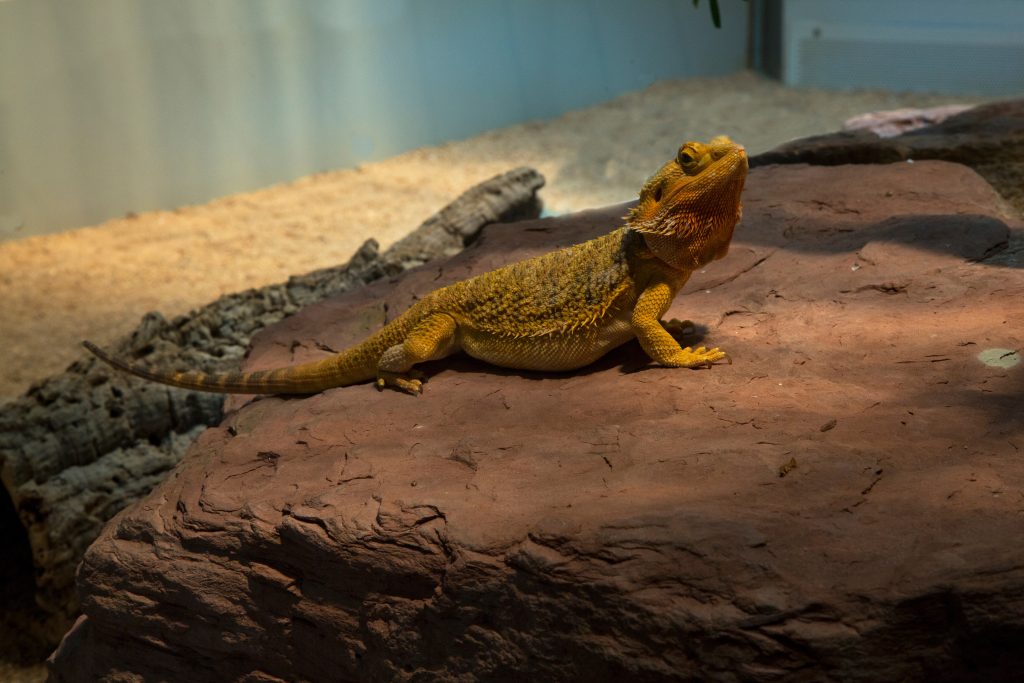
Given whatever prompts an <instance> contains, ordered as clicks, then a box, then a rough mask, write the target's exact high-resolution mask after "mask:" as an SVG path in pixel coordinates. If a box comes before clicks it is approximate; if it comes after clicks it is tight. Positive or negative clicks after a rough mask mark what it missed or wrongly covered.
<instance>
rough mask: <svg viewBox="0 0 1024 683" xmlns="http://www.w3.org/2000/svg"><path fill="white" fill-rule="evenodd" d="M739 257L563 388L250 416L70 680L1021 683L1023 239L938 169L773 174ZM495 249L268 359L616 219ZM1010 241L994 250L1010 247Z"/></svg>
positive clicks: (506, 234) (500, 233)
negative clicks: (680, 345)
mask: <svg viewBox="0 0 1024 683" xmlns="http://www.w3.org/2000/svg"><path fill="white" fill-rule="evenodd" d="M745 204H746V205H745V213H744V216H745V217H744V220H743V223H742V224H741V226H740V227H739V228H738V229H737V232H736V237H735V240H734V245H733V249H732V251H731V253H730V254H729V256H728V257H727V258H726V259H724V260H722V261H719V262H716V263H714V264H712V265H711V266H710V267H708V268H707V270H706V272H700V273H698V274H696V275H695V276H694V278H693V280H692V281H691V283H690V284H689V285H688V286H687V288H686V294H685V295H684V296H681V297H679V298H678V299H677V300H676V303H675V305H674V306H673V308H672V309H671V311H670V312H669V315H668V316H666V317H671V316H677V317H680V318H683V317H685V318H689V319H691V320H694V321H696V322H697V323H698V333H697V334H696V335H695V336H694V337H693V338H692V339H689V340H688V342H689V343H695V342H697V341H698V340H699V341H700V342H701V343H704V344H713V345H720V346H722V347H723V348H725V349H726V350H728V351H729V352H730V354H731V355H732V358H733V360H734V362H733V364H732V365H718V366H716V367H714V368H712V369H710V370H707V371H688V370H674V369H665V368H660V367H654V366H650V365H648V364H647V363H646V359H645V357H644V355H643V353H642V351H641V350H640V348H639V347H638V346H637V345H636V344H635V343H630V344H628V345H626V346H624V347H622V348H621V349H618V350H616V351H615V352H613V353H611V354H610V355H609V356H607V357H606V358H605V359H603V360H602V361H600V362H598V363H597V364H595V365H594V366H593V367H590V368H587V369H586V370H584V371H580V372H576V373H570V374H565V375H552V374H539V373H519V372H511V371H505V370H497V369H494V368H491V367H488V366H485V365H484V364H482V363H478V362H476V361H473V360H471V359H467V358H464V357H457V358H453V359H449V360H446V361H441V362H437V363H434V364H431V365H429V366H427V368H426V369H427V370H428V371H429V373H430V374H431V376H432V377H431V381H430V382H429V384H428V385H427V386H426V392H425V395H424V396H422V397H420V398H413V397H410V396H406V395H402V394H398V393H395V392H384V393H379V392H377V391H374V390H373V389H372V388H371V387H370V386H358V387H349V388H343V389H336V390H331V391H327V392H324V393H323V394H320V395H317V396H314V397H311V398H306V399H284V398H276V397H269V398H262V399H258V400H250V399H241V398H235V399H232V400H231V401H230V402H229V405H228V409H229V411H230V412H229V414H228V415H227V417H226V419H225V421H224V423H223V424H222V425H221V426H219V427H216V428H211V429H209V430H207V431H206V432H205V433H204V434H203V435H202V436H201V437H200V438H199V440H198V441H197V443H196V444H195V445H194V446H193V447H192V448H191V450H190V451H189V452H188V454H187V455H186V456H185V458H184V460H183V461H182V463H181V464H180V465H179V466H178V468H177V470H176V471H175V472H174V474H173V476H172V477H170V478H169V479H168V480H166V481H165V482H164V483H163V484H161V485H160V486H159V487H157V488H156V489H155V490H154V491H153V492H152V493H151V494H150V495H149V496H148V497H146V498H145V499H143V500H142V501H141V502H140V503H139V504H137V505H135V506H133V507H132V508H130V509H128V510H126V511H124V512H122V513H121V514H120V515H119V516H117V517H116V518H115V519H114V520H113V521H112V523H110V524H109V525H108V526H107V527H106V528H105V530H104V532H103V534H102V535H101V536H100V538H99V539H98V540H97V542H96V543H95V544H94V545H93V546H92V547H91V548H90V549H89V551H88V552H87V554H86V557H85V560H84V562H83V565H82V567H81V569H80V572H79V588H80V593H81V599H82V606H83V610H84V613H85V616H84V617H82V618H81V619H80V620H79V622H78V623H77V624H76V626H75V628H74V629H73V630H72V631H71V632H70V633H69V635H68V636H67V637H66V638H65V641H64V643H63V644H62V646H61V648H60V649H59V650H58V652H57V653H56V654H55V655H54V658H53V660H52V667H53V679H54V680H58V681H73V680H96V679H101V680H102V679H106V680H134V678H133V677H141V678H142V679H144V680H165V679H169V680H192V681H205V680H210V681H224V680H249V681H284V680H288V681H294V680H335V681H336V680H359V681H392V680H409V681H411V680H451V681H456V680H462V681H469V680H587V681H595V680H643V681H651V680H655V681H656V680H763V681H770V680H779V679H786V680H815V681H824V680H842V681H876V680H909V681H943V680H978V681H982V680H984V681H991V680H1000V679H1008V678H1009V676H1010V675H1011V674H1012V672H1014V671H1016V672H1019V671H1020V670H1021V669H1020V667H1022V666H1024V648H1022V647H1021V644H1022V642H1024V546H1022V544H1021V543H1020V542H1019V541H1020V539H1021V538H1024V484H1022V482H1024V429H1022V422H1021V419H1022V418H1021V412H1020V409H1021V402H1022V399H1024V364H1022V363H1021V362H1020V360H1021V357H1020V356H1021V354H1020V349H1021V347H1022V345H1024V330H1022V327H1021V325H1020V322H1019V321H1020V320H1022V319H1024V273H1022V271H1021V270H1020V265H1021V264H1020V263H1018V262H1017V261H1016V255H1009V256H1008V255H1007V253H1006V245H1007V243H1008V238H1009V237H1010V236H1011V233H1013V234H1014V237H1015V239H1016V235H1018V234H1019V231H1020V230H1021V226H1020V225H1019V224H1018V223H1015V222H1014V220H1013V219H1009V218H1007V217H1006V216H1005V215H1004V214H1002V213H1000V211H999V210H998V208H996V207H998V205H999V202H998V197H997V195H996V194H995V193H994V192H993V190H992V189H991V187H990V186H989V185H988V184H987V183H985V182H984V180H982V179H981V178H980V177H979V176H978V175H976V174H975V173H974V172H972V171H971V170H970V169H968V168H966V167H964V166H961V165H957V164H952V163H946V162H941V161H931V162H921V163H915V164H906V163H900V164H891V165H884V166H880V165H879V166H876V165H862V166H836V167H811V166H804V165H801V164H795V165H789V166H774V167H767V168H762V169H755V170H754V171H752V172H751V175H750V178H749V181H748V191H747V194H746V199H745ZM624 210H625V207H624V206H617V207H610V208H608V209H605V210H600V211H593V212H587V213H583V214H576V215H573V216H568V217H564V218H558V219H549V220H543V221H537V222H526V223H519V224H515V225H508V226H493V227H491V228H489V229H487V230H485V232H484V233H483V236H482V238H481V239H480V240H479V241H478V242H477V243H476V244H474V245H473V246H472V247H471V248H469V249H467V250H466V251H464V252H462V253H461V254H459V255H458V256H455V257H454V258H452V259H451V260H449V261H447V262H443V263H441V264H439V265H433V264H431V265H427V266H425V267H423V268H419V269H416V270H413V271H409V272H408V273H406V274H404V275H402V276H399V277H396V278H394V279H392V280H391V281H389V282H379V283H376V284H373V285H370V286H368V287H366V288H364V289H362V290H360V291H356V292H352V293H349V294H346V295H342V296H339V297H336V298H332V299H329V300H326V301H324V302H322V303H320V304H317V305H314V306H311V307H310V308H308V309H305V310H303V311H302V312H301V313H299V314H298V315H296V316H294V317H292V318H289V319H287V320H285V321H283V322H282V323H280V324H278V325H276V326H274V327H273V328H269V329H268V330H266V331H265V332H264V333H261V335H260V336H259V337H258V339H257V341H256V345H255V348H254V350H253V352H252V354H251V355H250V357H249V360H248V363H247V365H248V367H249V368H251V369H257V368H264V367H268V366H273V365H279V364H283V363H292V362H299V361H304V360H308V359H311V358H315V357H321V356H323V355H324V354H325V353H327V351H326V349H331V348H333V349H338V348H341V347H344V346H345V345H347V344H349V343H352V342H354V341H356V340H357V339H359V338H361V337H363V336H364V335H365V334H366V333H367V332H368V331H369V330H371V329H373V328H374V327H375V326H377V325H379V324H380V323H381V322H382V321H383V320H384V319H385V318H389V317H391V316H393V315H394V314H395V312H396V311H399V310H401V309H403V308H404V307H405V306H407V305H408V304H409V303H410V301H412V300H413V299H414V298H415V297H416V296H417V295H418V294H422V293H423V292H425V291H427V290H429V289H432V288H435V287H437V286H439V285H442V284H445V283H448V282H451V281H454V280H456V279H460V278H464V277H466V276H469V275H471V274H474V273H477V272H481V271H483V270H486V269H489V268H493V267H495V266H498V265H500V264H502V263H505V262H508V261H511V260H515V259H519V258H523V257H526V256H530V255H534V254H537V253H540V252H543V251H546V250H549V249H551V248H552V247H555V246H560V245H564V244H568V243H572V242H576V241H580V240H582V239H586V238H589V237H591V236H593V235H596V234H599V233H602V232H604V231H606V230H608V229H610V228H612V227H614V226H615V225H616V224H617V223H618V220H619V217H620V216H621V215H622V214H623V213H624ZM1000 252H1002V253H1000Z"/></svg>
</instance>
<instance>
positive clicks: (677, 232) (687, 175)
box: [626, 135, 747, 270]
mask: <svg viewBox="0 0 1024 683" xmlns="http://www.w3.org/2000/svg"><path fill="white" fill-rule="evenodd" d="M746 178H747V153H746V151H745V150H744V149H743V146H742V145H738V144H736V143H735V142H733V141H732V140H730V139H729V138H728V137H726V136H724V135H720V136H718V137H716V138H713V139H712V140H711V141H710V142H707V143H703V142H687V143H684V144H683V146H682V147H680V148H679V152H678V153H677V154H676V157H675V158H674V159H672V160H671V161H669V162H668V163H666V164H665V165H664V166H662V167H661V169H660V170H659V171H658V172H657V173H655V174H654V175H653V176H651V177H650V178H649V179H648V180H647V182H646V183H645V184H644V186H643V188H642V189H641V190H640V201H639V202H638V203H637V205H636V207H634V208H633V209H632V210H631V211H630V213H629V215H628V216H627V217H626V221H627V223H628V224H629V227H631V228H633V229H634V230H636V231H637V232H639V233H641V234H643V235H644V239H645V240H646V242H647V245H648V247H650V249H651V250H652V251H653V252H654V253H655V255H657V256H658V257H659V258H661V259H663V260H665V261H666V262H668V263H669V264H670V265H673V266H675V267H677V268H682V269H686V270H693V269H696V268H699V267H700V266H703V265H704V264H706V263H709V262H711V261H713V260H715V259H719V258H722V257H723V256H725V255H726V254H727V253H728V251H729V242H730V240H732V233H733V229H734V228H735V227H736V223H738V222H739V220H740V209H741V205H740V193H741V192H742V191H743V182H744V181H745V180H746Z"/></svg>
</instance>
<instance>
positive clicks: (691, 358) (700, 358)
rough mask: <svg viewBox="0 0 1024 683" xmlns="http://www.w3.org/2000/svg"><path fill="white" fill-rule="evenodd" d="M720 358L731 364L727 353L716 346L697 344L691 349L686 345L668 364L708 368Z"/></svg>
mask: <svg viewBox="0 0 1024 683" xmlns="http://www.w3.org/2000/svg"><path fill="white" fill-rule="evenodd" d="M720 360H724V361H726V362H727V363H728V364H729V365H732V358H729V356H728V354H726V352H725V351H723V350H721V349H720V348H718V347H715V348H713V349H709V348H707V347H704V346H698V347H697V348H696V349H692V348H690V347H689V346H687V347H686V348H685V349H681V350H680V351H679V353H678V354H676V356H675V357H674V358H672V360H671V362H670V365H672V367H677V368H700V367H705V368H710V367H711V366H712V365H714V364H715V363H716V362H717V361H720Z"/></svg>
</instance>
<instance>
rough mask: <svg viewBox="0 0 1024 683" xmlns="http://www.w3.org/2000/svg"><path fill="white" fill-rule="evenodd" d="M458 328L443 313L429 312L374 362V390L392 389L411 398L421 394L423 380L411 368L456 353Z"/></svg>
mask: <svg viewBox="0 0 1024 683" xmlns="http://www.w3.org/2000/svg"><path fill="white" fill-rule="evenodd" d="M457 328H458V325H457V324H456V322H455V319H454V318H452V317H451V316H450V315H448V314H446V313H431V314H430V315H428V316H426V317H425V318H423V320H421V321H420V322H419V323H417V324H416V326H415V327H413V328H412V330H411V331H410V332H409V334H408V335H407V336H406V337H405V339H404V340H402V342H401V343H399V344H395V345H394V346H392V347H390V348H388V349H387V350H386V351H384V353H383V355H381V357H380V361H379V362H378V363H377V388H378V389H384V388H385V387H391V388H393V389H398V390H399V391H404V392H405V393H407V394H414V395H417V394H421V393H423V382H424V381H426V377H425V376H424V375H423V373H422V372H420V371H418V370H415V369H413V366H414V365H415V364H416V363H423V362H426V361H430V360H437V359H439V358H444V357H445V356H448V355H451V354H452V353H453V352H454V351H456V349H457V346H458V343H457V341H456V335H455V332H456V330H457Z"/></svg>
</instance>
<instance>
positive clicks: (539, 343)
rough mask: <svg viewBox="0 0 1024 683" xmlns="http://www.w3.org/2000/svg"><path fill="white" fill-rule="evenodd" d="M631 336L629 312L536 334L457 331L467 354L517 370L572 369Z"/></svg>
mask: <svg viewBox="0 0 1024 683" xmlns="http://www.w3.org/2000/svg"><path fill="white" fill-rule="evenodd" d="M634 336H635V334H634V332H633V328H632V326H631V325H630V323H629V316H628V314H626V315H621V314H620V315H618V316H615V317H613V318H610V319H609V320H608V321H607V322H602V323H599V324H597V325H593V326H592V327H588V328H585V329H578V330H573V331H572V332H565V333H558V334H546V335H543V336H537V337H503V336H499V335H495V334H491V333H488V332H481V331H479V330H474V329H467V328H460V330H459V342H460V345H461V346H462V349H463V350H464V351H465V352H466V353H468V354H469V355H470V356H472V357H473V358H478V359H480V360H482V361H486V362H488V363H491V364H492V365H498V366H500V367H503V368H513V369H516V370H546V371H558V370H575V369H576V368H581V367H583V366H585V365H589V364H591V363H593V362H594V361H596V360H597V359H598V358H600V357H601V356H603V355H604V354H606V353H608V352H609V351H611V350H612V349H614V348H615V347H616V346H620V345H621V344H623V343H624V342H627V341H629V340H630V339H632V338H633V337H634Z"/></svg>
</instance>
